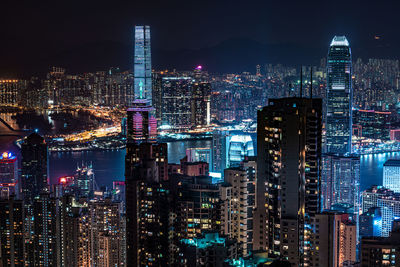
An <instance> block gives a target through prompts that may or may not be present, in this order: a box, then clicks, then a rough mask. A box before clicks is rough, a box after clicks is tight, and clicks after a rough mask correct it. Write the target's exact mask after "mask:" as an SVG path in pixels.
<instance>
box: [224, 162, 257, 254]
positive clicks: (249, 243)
mask: <svg viewBox="0 0 400 267" xmlns="http://www.w3.org/2000/svg"><path fill="white" fill-rule="evenodd" d="M224 180H225V182H226V183H228V184H230V185H231V187H232V189H231V211H232V215H231V220H230V223H229V227H230V229H229V237H230V238H232V239H236V241H237V242H238V243H240V244H241V248H242V251H243V255H244V256H247V255H248V254H249V253H250V252H251V251H252V250H253V210H254V207H255V168H254V167H248V168H244V167H231V168H229V169H225V174H224Z"/></svg>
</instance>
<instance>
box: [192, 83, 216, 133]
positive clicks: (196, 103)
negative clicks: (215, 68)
mask: <svg viewBox="0 0 400 267" xmlns="http://www.w3.org/2000/svg"><path fill="white" fill-rule="evenodd" d="M210 97H211V84H210V83H209V82H200V81H196V82H195V83H194V84H193V86H192V100H191V113H192V116H191V122H192V125H193V126H206V125H209V124H210V120H211V114H210V108H211V107H210Z"/></svg>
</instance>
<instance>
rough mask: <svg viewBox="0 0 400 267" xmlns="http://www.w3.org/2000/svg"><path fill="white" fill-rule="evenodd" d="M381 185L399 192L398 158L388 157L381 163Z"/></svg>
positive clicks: (399, 164) (399, 163) (399, 162)
mask: <svg viewBox="0 0 400 267" xmlns="http://www.w3.org/2000/svg"><path fill="white" fill-rule="evenodd" d="M383 187H385V188H387V189H390V190H392V191H394V192H395V193H400V160H396V159H389V160H387V161H386V162H385V164H383Z"/></svg>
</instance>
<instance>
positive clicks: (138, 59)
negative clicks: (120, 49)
mask: <svg viewBox="0 0 400 267" xmlns="http://www.w3.org/2000/svg"><path fill="white" fill-rule="evenodd" d="M133 72H134V91H135V99H143V98H144V99H147V100H149V102H150V105H151V104H152V81H151V46H150V26H136V27H135V55H134V68H133Z"/></svg>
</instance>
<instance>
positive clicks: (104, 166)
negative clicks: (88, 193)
mask: <svg viewBox="0 0 400 267" xmlns="http://www.w3.org/2000/svg"><path fill="white" fill-rule="evenodd" d="M167 144H168V162H170V163H179V160H180V159H181V158H183V157H184V156H185V155H186V149H187V148H193V147H210V145H211V141H210V140H197V141H179V142H169V143H167ZM124 159H125V150H124V149H121V150H108V151H84V152H52V153H50V161H49V165H50V170H49V171H50V181H51V183H57V182H58V178H59V177H61V176H65V175H72V174H73V173H74V170H75V169H76V167H77V164H81V163H82V162H92V164H93V169H94V173H95V177H96V181H97V184H98V185H99V186H101V185H106V186H111V185H112V181H116V180H124V168H125V162H124Z"/></svg>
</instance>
